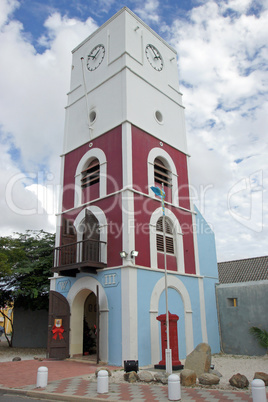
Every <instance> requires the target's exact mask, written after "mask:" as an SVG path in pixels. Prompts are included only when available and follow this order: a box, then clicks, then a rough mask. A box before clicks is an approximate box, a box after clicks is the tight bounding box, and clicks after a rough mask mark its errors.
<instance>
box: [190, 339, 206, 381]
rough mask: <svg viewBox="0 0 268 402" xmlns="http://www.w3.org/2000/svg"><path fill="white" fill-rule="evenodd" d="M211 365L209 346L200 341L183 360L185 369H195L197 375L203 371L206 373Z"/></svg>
mask: <svg viewBox="0 0 268 402" xmlns="http://www.w3.org/2000/svg"><path fill="white" fill-rule="evenodd" d="M210 365H211V348H210V346H209V345H208V344H207V343H200V344H199V345H197V347H196V348H195V349H194V350H193V351H192V353H190V354H189V355H188V356H187V357H186V360H185V365H184V368H185V369H189V370H193V371H195V373H196V375H197V376H198V377H199V376H200V375H201V374H203V373H208V372H209V370H210Z"/></svg>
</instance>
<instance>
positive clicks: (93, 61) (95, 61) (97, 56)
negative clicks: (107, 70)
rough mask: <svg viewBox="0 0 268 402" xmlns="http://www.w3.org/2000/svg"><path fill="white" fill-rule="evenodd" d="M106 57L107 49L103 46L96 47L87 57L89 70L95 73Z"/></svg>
mask: <svg viewBox="0 0 268 402" xmlns="http://www.w3.org/2000/svg"><path fill="white" fill-rule="evenodd" d="M104 56H105V48H104V46H103V45H97V46H95V47H94V48H93V49H92V50H91V52H90V53H89V55H88V56H87V68H88V70H89V71H94V70H96V68H98V67H99V65H100V64H101V62H102V61H103V59H104Z"/></svg>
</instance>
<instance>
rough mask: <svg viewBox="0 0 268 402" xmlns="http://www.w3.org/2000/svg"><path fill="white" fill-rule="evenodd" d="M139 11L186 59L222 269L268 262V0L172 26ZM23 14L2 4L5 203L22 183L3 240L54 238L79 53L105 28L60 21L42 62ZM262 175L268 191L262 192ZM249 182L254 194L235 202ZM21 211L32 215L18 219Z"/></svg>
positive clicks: (197, 159)
mask: <svg viewBox="0 0 268 402" xmlns="http://www.w3.org/2000/svg"><path fill="white" fill-rule="evenodd" d="M106 2H107V4H108V3H109V6H110V5H111V4H113V3H114V2H109V1H108V0H105V1H103V2H102V4H106ZM132 4H136V8H135V7H133V8H134V11H135V12H136V13H137V14H138V15H139V16H140V17H141V18H142V19H143V20H144V21H145V22H147V23H148V24H149V25H150V24H152V25H153V26H155V24H158V25H159V31H165V34H166V35H168V36H169V38H172V40H169V42H171V44H172V45H173V46H174V47H175V48H176V49H177V51H178V54H179V63H178V67H179V78H180V81H181V90H182V92H183V94H184V105H185V106H186V122H187V131H188V132H187V136H188V144H189V152H190V154H191V155H192V158H191V181H192V184H193V186H194V187H195V200H194V201H195V202H196V204H197V207H198V208H199V210H200V211H201V213H203V214H204V216H205V218H206V219H207V221H208V223H209V224H210V225H211V226H212V228H213V230H214V232H215V235H216V240H217V251H218V259H219V260H221V261H223V260H228V259H232V258H245V257H252V256H257V255H262V254H267V251H266V250H267V245H266V239H267V235H268V223H267V216H268V207H267V205H268V200H267V185H268V179H267V177H266V175H265V174H266V172H267V170H268V169H267V168H268V162H267V126H268V96H267V80H268V76H267V71H266V66H267V59H268V49H267V37H268V9H267V8H268V2H267V0H265V1H259V0H255V1H252V0H226V1H223V0H219V1H217V2H216V1H212V0H202V1H200V2H199V3H198V2H196V4H199V5H198V6H196V7H195V8H194V9H192V10H190V11H189V12H188V14H187V16H186V15H185V14H184V15H183V18H180V19H177V20H174V22H173V24H169V25H167V24H166V22H165V16H164V14H163V9H162V7H160V6H162V3H161V2H159V1H158V0H146V1H145V2H144V3H141V1H140V0H137V1H135V2H134V3H133V2H132ZM18 6H19V3H18V2H17V1H15V0H13V1H12V0H3V1H2V2H1V3H0V26H1V31H0V51H1V64H0V93H1V96H0V152H1V161H0V167H1V171H0V186H1V189H2V194H4V193H5V189H6V186H7V185H8V184H10V183H12V178H14V177H20V178H21V179H20V180H18V181H17V182H16V183H15V184H14V187H12V186H10V187H11V190H12V197H11V199H10V200H9V201H10V202H9V203H8V202H6V200H5V199H4V198H1V199H0V205H1V212H2V214H1V216H2V222H1V233H0V234H5V233H11V232H12V230H19V231H24V230H26V229H35V228H37V229H39V228H42V229H44V230H53V229H54V226H53V225H54V223H53V219H54V213H53V218H52V214H51V211H52V210H53V209H54V205H55V202H56V200H57V196H56V197H55V192H57V191H58V182H59V171H60V166H59V165H60V158H59V157H58V155H59V154H60V152H61V149H62V140H63V124H64V106H65V102H66V97H65V94H66V92H67V91H68V90H69V79H70V67H71V50H72V49H73V48H74V47H75V46H76V45H77V44H79V43H80V42H81V41H82V40H84V39H85V38H86V37H87V36H88V35H90V34H91V33H92V32H93V31H94V30H95V29H96V28H97V26H96V24H95V23H94V21H93V20H92V18H88V19H87V21H85V22H81V21H79V20H77V19H75V18H68V17H66V16H62V15H60V14H59V13H57V12H54V13H52V14H51V15H50V17H49V18H47V20H46V21H45V28H46V33H45V34H44V35H43V36H42V37H41V38H39V45H41V46H43V48H44V51H43V53H42V54H41V53H38V52H37V50H36V48H35V47H34V46H33V44H32V43H31V42H30V40H29V36H27V35H26V33H25V32H24V30H23V26H22V24H21V23H20V22H19V21H16V20H13V19H12V13H13V12H14V11H15V9H16V7H18ZM253 6H254V7H255V8H256V9H258V13H257V15H253V14H251V11H250V10H251V8H252V7H253ZM13 152H17V153H19V156H20V157H19V159H18V158H17V157H16V158H15V157H13ZM27 172H29V175H30V177H35V179H34V180H33V179H31V180H29V179H27V175H28V173H27ZM42 175H43V176H44V177H45V178H46V179H45V180H43V181H42V180H41V181H40V177H41V176H42ZM48 175H49V176H48ZM254 175H255V176H256V175H257V176H258V175H259V177H262V184H261V185H260V186H259V187H255V189H254V191H253V192H252V191H251V189H250V183H252V180H253V179H254V177H255V176H254ZM48 177H49V178H48ZM252 178H253V179H252ZM240 182H241V183H244V184H245V188H244V189H242V190H241V192H237V193H235V194H233V193H232V191H233V189H236V188H238V187H236V186H237V183H240ZM247 185H248V187H247ZM55 189H56V190H57V191H55ZM253 193H254V194H253ZM256 194H257V196H256ZM228 203H229V204H228ZM252 205H254V206H255V209H256V210H257V211H258V214H256V213H255V212H256V211H255V209H254V211H253V212H254V213H252ZM16 207H17V208H18V209H19V210H22V211H23V210H25V211H26V213H25V214H24V215H23V213H20V212H21V211H17V212H16V213H14V211H12V208H13V209H14V208H16ZM30 209H37V211H38V213H37V214H32V215H31V214H28V213H27V211H29V210H30ZM260 229H261V230H260Z"/></svg>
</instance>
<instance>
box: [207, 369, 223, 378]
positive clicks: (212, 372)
mask: <svg viewBox="0 0 268 402" xmlns="http://www.w3.org/2000/svg"><path fill="white" fill-rule="evenodd" d="M209 372H210V374H215V375H217V376H218V377H222V374H221V373H220V372H219V371H218V370H216V369H213V370H209Z"/></svg>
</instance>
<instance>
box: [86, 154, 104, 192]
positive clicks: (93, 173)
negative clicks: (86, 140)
mask: <svg viewBox="0 0 268 402" xmlns="http://www.w3.org/2000/svg"><path fill="white" fill-rule="evenodd" d="M81 176H82V177H81V186H82V188H86V187H90V186H93V185H94V184H97V183H99V181H100V163H99V160H98V159H97V158H96V159H93V160H92V161H91V162H90V163H89V164H88V166H87V168H86V169H84V170H83V171H82V172H81Z"/></svg>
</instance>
